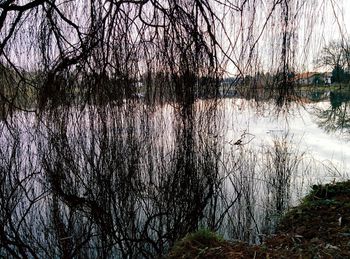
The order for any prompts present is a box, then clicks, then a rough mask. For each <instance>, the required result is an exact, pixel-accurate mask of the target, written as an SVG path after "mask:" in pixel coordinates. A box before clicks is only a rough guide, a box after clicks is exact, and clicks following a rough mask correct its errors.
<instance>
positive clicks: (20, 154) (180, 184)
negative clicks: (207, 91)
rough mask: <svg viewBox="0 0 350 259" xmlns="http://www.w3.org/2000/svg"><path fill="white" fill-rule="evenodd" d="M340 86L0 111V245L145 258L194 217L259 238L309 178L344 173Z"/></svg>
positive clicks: (348, 123) (346, 131) (5, 251)
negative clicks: (301, 92) (299, 94)
mask: <svg viewBox="0 0 350 259" xmlns="http://www.w3.org/2000/svg"><path fill="white" fill-rule="evenodd" d="M347 96H348V94H346V93H344V92H341V93H340V92H323V93H311V94H307V95H305V96H304V97H303V98H302V100H301V101H299V102H298V103H292V104H290V106H289V107H288V109H285V110H283V111H281V110H277V109H276V107H275V105H274V103H273V101H269V100H267V101H259V102H255V101H253V100H247V99H244V98H224V99H220V100H217V101H213V100H199V101H197V102H196V103H195V104H194V105H193V106H191V107H180V106H178V105H176V104H164V105H159V106H150V105H146V104H144V103H143V102H142V100H141V101H140V100H138V101H130V102H125V103H124V104H123V105H119V106H114V105H103V106H85V107H83V108H81V107H57V108H55V109H54V110H50V111H46V112H42V113H40V114H31V113H24V112H17V113H15V114H13V115H12V116H11V117H8V118H7V120H4V121H2V122H1V123H0V136H1V141H0V158H1V159H0V172H1V179H0V184H1V197H0V204H1V215H0V219H1V226H2V227H3V230H2V232H3V235H2V236H1V241H2V245H1V246H0V256H5V257H7V256H11V255H14V254H16V255H19V256H20V257H31V258H57V257H66V258H72V257H76V258H96V257H104V258H115V257H120V258H153V257H154V256H161V255H163V254H164V253H166V251H167V250H168V248H169V247H171V246H172V245H173V244H174V242H175V241H176V240H178V239H179V238H181V237H183V236H184V235H185V234H186V233H188V232H191V231H195V230H196V229H198V228H203V227H204V228H209V229H211V230H213V231H217V232H219V233H221V234H222V235H223V236H224V237H225V238H228V239H241V240H245V241H248V242H252V243H256V242H261V240H263V238H264V236H265V235H267V234H269V233H271V232H273V230H274V228H275V226H276V222H277V221H278V218H279V217H280V216H281V215H282V214H283V213H284V212H285V211H286V210H287V209H288V208H289V207H290V206H293V205H295V204H297V203H298V201H300V199H301V198H302V197H303V196H304V195H305V193H306V192H307V191H308V190H309V187H310V185H312V184H316V183H324V182H331V181H338V180H344V179H348V175H349V173H350V171H349V164H348V161H350V145H348V142H349V140H350V112H349V108H350V102H349V101H350V98H348V97H347Z"/></svg>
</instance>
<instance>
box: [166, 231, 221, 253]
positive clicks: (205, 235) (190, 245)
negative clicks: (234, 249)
mask: <svg viewBox="0 0 350 259" xmlns="http://www.w3.org/2000/svg"><path fill="white" fill-rule="evenodd" d="M223 243H225V241H224V239H223V237H221V236H219V235H218V234H216V233H214V232H212V231H210V230H208V229H199V230H198V231H196V232H194V233H190V234H187V235H186V236H185V237H184V238H183V239H181V240H180V241H178V242H176V243H175V245H174V247H173V248H172V249H171V251H170V254H169V255H168V258H202V257H203V256H204V255H205V254H206V253H207V252H208V251H210V250H213V249H216V248H217V247H218V246H221V245H222V244H223ZM204 257H205V256H204Z"/></svg>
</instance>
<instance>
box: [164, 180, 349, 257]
mask: <svg viewBox="0 0 350 259" xmlns="http://www.w3.org/2000/svg"><path fill="white" fill-rule="evenodd" d="M167 258H350V181H348V182H339V183H333V184H326V185H314V186H313V187H312V191H311V192H310V194H309V195H307V196H306V197H305V198H304V200H303V201H302V203H301V204H300V205H299V206H297V207H295V208H293V209H291V210H290V211H289V212H288V213H287V214H286V215H285V216H284V217H283V218H282V220H281V222H280V224H279V228H278V231H277V233H276V234H275V235H273V236H270V237H268V238H267V239H266V240H265V241H264V242H263V244H261V245H259V246H258V245H254V246H253V245H248V244H246V243H242V242H236V243H232V242H229V241H225V240H223V239H222V238H220V237H219V236H217V235H216V234H214V233H211V232H209V231H206V230H201V231H199V232H197V233H194V234H191V235H188V236H187V237H185V238H184V239H182V240H181V241H179V242H178V243H177V244H176V245H175V246H174V247H173V249H172V250H171V251H170V253H169V255H168V257H167Z"/></svg>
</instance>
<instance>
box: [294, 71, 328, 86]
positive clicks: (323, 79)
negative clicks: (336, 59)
mask: <svg viewBox="0 0 350 259" xmlns="http://www.w3.org/2000/svg"><path fill="white" fill-rule="evenodd" d="M294 80H295V82H296V83H298V84H300V85H323V84H326V85H330V84H331V83H332V73H331V72H325V73H318V72H305V73H301V74H296V75H295V78H294Z"/></svg>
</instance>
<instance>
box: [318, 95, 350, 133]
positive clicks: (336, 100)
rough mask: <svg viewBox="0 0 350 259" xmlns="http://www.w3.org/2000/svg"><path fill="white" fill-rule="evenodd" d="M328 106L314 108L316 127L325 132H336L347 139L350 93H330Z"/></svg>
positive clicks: (349, 122)
mask: <svg viewBox="0 0 350 259" xmlns="http://www.w3.org/2000/svg"><path fill="white" fill-rule="evenodd" d="M328 96H329V104H326V105H325V107H321V108H318V107H316V108H315V111H314V114H315V115H316V117H317V123H318V125H319V126H320V127H321V128H323V129H324V130H325V131H326V132H328V133H331V132H337V133H340V134H342V135H344V136H345V137H347V138H349V136H348V135H349V134H350V130H349V129H350V110H349V108H350V92H343V91H342V92H336V91H330V92H329V93H328Z"/></svg>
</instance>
